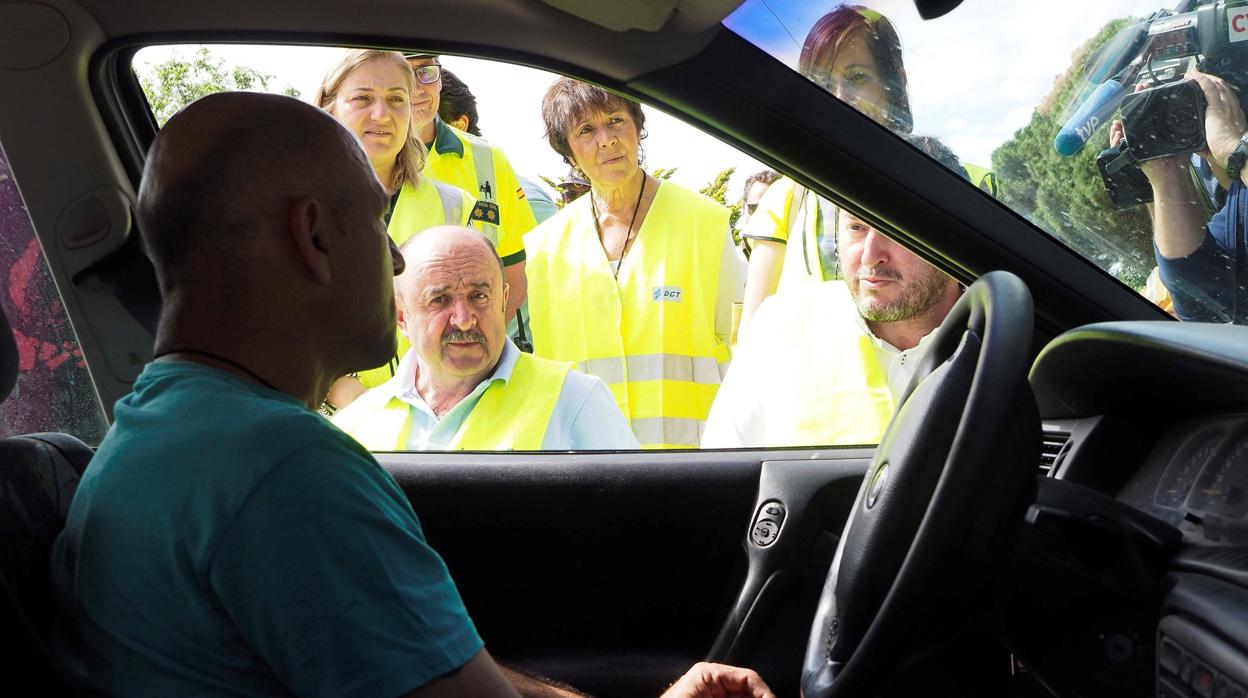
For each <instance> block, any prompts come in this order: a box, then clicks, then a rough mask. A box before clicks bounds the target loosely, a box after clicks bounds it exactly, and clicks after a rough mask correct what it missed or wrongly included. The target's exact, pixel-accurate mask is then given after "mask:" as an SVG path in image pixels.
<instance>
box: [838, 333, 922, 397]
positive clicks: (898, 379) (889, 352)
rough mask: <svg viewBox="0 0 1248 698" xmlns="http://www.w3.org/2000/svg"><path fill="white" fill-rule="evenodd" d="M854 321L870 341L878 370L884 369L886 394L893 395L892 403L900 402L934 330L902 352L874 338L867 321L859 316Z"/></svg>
mask: <svg viewBox="0 0 1248 698" xmlns="http://www.w3.org/2000/svg"><path fill="white" fill-rule="evenodd" d="M855 319H856V320H857V322H858V327H859V329H861V330H862V331H863V332H865V333H866V335H867V337H868V338H869V339H870V340H871V346H872V347H873V348H874V349H875V358H876V359H877V360H878V361H879V362H880V368H882V369H884V375H885V376H886V377H887V378H888V392H890V393H892V394H893V402H901V394H902V393H903V392H905V390H906V386H907V385H909V384H910V379H911V378H913V377H914V367H915V366H917V365H918V364H919V361H921V360H923V355H924V354H926V353H927V347H928V346H929V345H931V343H932V335H933V334H935V333H936V332H935V330H933V331H931V332H928V333H927V334H926V335H924V336H923V339H920V340H919V343H918V344H916V345H915V346H913V347H911V348H909V349H906V350H904V351H903V350H901V349H898V348H897V347H895V346H893V345H891V344H889V343H888V342H886V341H884V340H882V339H880V338H879V337H876V336H875V334H874V333H873V332H871V328H870V327H868V326H867V321H866V320H863V319H862V317H861V316H859V317H857V318H855Z"/></svg>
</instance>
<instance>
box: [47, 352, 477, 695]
mask: <svg viewBox="0 0 1248 698" xmlns="http://www.w3.org/2000/svg"><path fill="white" fill-rule="evenodd" d="M52 577H53V587H54V591H55V592H56V596H57V602H58V605H59V606H60V608H61V616H62V619H61V626H60V627H58V629H57V630H58V632H56V633H55V641H54V642H55V645H56V649H57V653H58V654H59V655H60V656H61V657H62V659H64V660H65V663H66V666H67V667H68V668H69V670H70V671H71V673H72V674H73V675H74V677H75V678H76V679H77V680H78V681H79V682H80V683H81V685H82V686H83V688H85V689H87V690H88V691H89V692H98V693H103V694H106V695H126V696H132V695H134V696H137V695H150V696H200V695H220V694H227V693H228V694H230V695H238V696H277V695H298V696H384V695H390V696H397V695H402V694H403V693H406V692H408V691H411V690H413V689H415V688H418V687H420V686H422V685H424V684H426V683H428V682H429V681H431V680H432V679H435V678H437V677H439V676H441V675H443V674H446V673H448V672H450V671H452V670H454V669H456V668H458V667H460V666H462V665H463V664H464V663H465V662H467V661H468V660H469V659H471V658H472V657H473V656H474V655H475V654H477V652H479V651H480V650H481V648H482V643H481V638H480V637H479V636H478V634H477V631H476V629H475V628H474V627H473V625H472V622H471V620H469V618H468V614H467V611H466V610H465V609H464V605H463V602H462V600H461V599H460V597H459V593H458V592H457V591H456V589H455V585H454V583H453V582H452V581H451V578H450V575H449V573H448V572H447V569H446V565H445V564H444V563H443V561H442V559H441V558H440V557H439V556H438V554H437V553H436V552H434V551H433V549H432V548H430V547H429V545H428V544H427V543H426V542H425V538H424V534H423V533H422V531H421V527H420V522H419V521H418V520H417V518H416V514H415V512H413V511H412V508H411V505H410V504H409V503H408V501H407V498H406V497H405V496H404V495H403V492H402V490H400V489H399V487H398V485H397V484H396V483H395V482H394V479H393V478H391V477H390V475H389V474H388V473H386V472H385V471H384V470H382V469H381V467H380V466H379V465H378V464H377V462H376V461H375V460H374V459H373V457H372V456H371V455H369V453H368V452H367V451H365V450H363V449H362V448H361V447H360V446H359V445H358V444H356V442H355V441H354V440H353V439H351V438H350V437H348V436H346V435H345V434H343V433H342V432H341V431H339V430H338V429H337V428H336V427H334V426H333V425H331V424H330V423H329V422H328V421H326V420H325V419H324V418H322V417H321V416H320V415H318V414H316V413H315V412H312V411H310V410H308V409H307V408H306V407H304V406H303V405H302V404H300V403H299V402H298V401H296V400H294V399H293V398H291V397H290V396H288V395H285V394H283V393H280V392H277V391H274V390H269V389H267V388H263V387H260V386H257V385H254V384H252V383H250V382H247V381H243V380H241V379H238V378H236V377H234V376H232V375H231V374H228V373H225V372H222V371H218V370H215V369H212V368H208V367H206V366H201V365H199V364H193V363H184V362H162V363H153V364H149V365H148V366H147V368H146V369H144V371H143V373H142V375H140V376H139V380H138V381H137V382H136V383H135V386H134V392H132V393H131V394H129V395H127V396H126V397H124V398H122V399H121V400H120V401H118V402H117V406H116V410H115V423H114V424H113V426H112V428H111V429H110V430H109V432H108V435H107V436H106V437H105V439H104V442H103V443H102V444H101V445H100V448H99V451H98V452H97V454H96V456H95V458H94V460H93V461H92V462H91V465H90V466H89V467H88V468H87V471H86V473H85V474H84V476H83V479H82V483H81V485H79V488H78V492H77V494H76V495H75V497H74V501H73V504H72V506H71V508H70V512H69V518H68V522H67V524H66V528H65V531H64V532H63V533H62V534H61V536H60V537H59V538H58V539H57V541H56V546H55V548H54V550H53V556H52ZM62 630H67V631H68V632H62Z"/></svg>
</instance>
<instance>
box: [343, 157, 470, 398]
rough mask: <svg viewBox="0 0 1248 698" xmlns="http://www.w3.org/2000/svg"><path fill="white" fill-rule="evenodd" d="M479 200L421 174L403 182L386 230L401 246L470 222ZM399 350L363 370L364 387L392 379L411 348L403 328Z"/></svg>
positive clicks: (397, 333)
mask: <svg viewBox="0 0 1248 698" xmlns="http://www.w3.org/2000/svg"><path fill="white" fill-rule="evenodd" d="M475 203H476V199H473V198H472V195H471V194H469V193H468V192H466V191H464V190H463V189H460V188H458V187H453V186H451V185H449V184H445V183H443V182H439V181H436V180H434V179H433V178H431V177H421V178H420V184H419V185H418V186H415V187H413V186H412V183H411V182H404V183H403V188H402V189H400V190H399V200H398V201H397V202H395V204H394V211H392V212H391V213H390V223H389V224H388V225H387V226H386V232H387V233H389V234H390V239H391V240H394V244H396V245H402V244H403V243H404V242H407V240H408V239H409V238H411V237H412V236H413V235H416V234H417V233H419V232H421V231H424V230H428V229H429V228H433V227H435V226H439V225H468V220H469V219H468V216H469V214H470V213H471V212H472V207H473V205H474V204H475ZM395 334H396V335H397V336H398V349H397V350H396V351H395V353H394V358H392V359H390V361H389V362H387V363H386V364H384V365H381V366H377V367H376V368H370V369H368V370H367V371H360V373H359V378H360V382H361V383H363V384H364V387H365V388H375V387H377V386H379V385H381V384H382V383H385V382H386V381H388V380H390V377H391V376H393V375H394V369H395V367H396V366H398V365H399V357H400V356H403V355H404V354H406V353H407V350H408V349H410V348H411V346H412V344H411V342H409V341H407V337H406V336H405V335H404V334H403V332H402V331H401V330H398V329H397V328H396V329H395Z"/></svg>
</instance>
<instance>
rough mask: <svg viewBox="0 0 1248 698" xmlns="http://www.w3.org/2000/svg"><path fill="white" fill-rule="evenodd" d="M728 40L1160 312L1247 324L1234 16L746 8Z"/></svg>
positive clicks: (1242, 9)
mask: <svg viewBox="0 0 1248 698" xmlns="http://www.w3.org/2000/svg"><path fill="white" fill-rule="evenodd" d="M725 24H726V26H728V27H729V28H730V29H732V30H733V31H735V32H736V33H738V34H740V35H741V36H743V37H745V38H746V39H748V40H750V41H752V42H753V43H755V44H756V45H758V46H759V47H761V48H763V49H764V50H766V51H767V52H768V53H769V54H771V55H772V56H774V57H775V58H777V59H779V60H781V61H782V62H784V63H785V64H786V65H789V66H790V67H792V68H793V69H794V70H798V71H800V72H802V74H804V75H806V76H807V77H809V78H810V79H811V80H813V81H815V82H816V83H818V84H820V85H822V86H824V87H825V88H826V89H828V91H829V92H831V93H832V94H833V95H835V96H837V97H838V98H840V99H843V100H845V101H846V102H848V103H849V104H851V105H853V106H855V107H856V108H857V109H859V111H862V112H863V113H864V114H865V115H867V116H869V117H871V118H873V119H875V120H876V121H879V122H880V123H882V124H884V125H886V126H888V127H889V128H890V129H892V130H893V131H895V132H897V133H899V134H901V133H908V132H913V133H921V134H926V135H934V136H937V137H939V138H940V139H942V140H943V141H944V142H945V143H946V144H947V145H949V146H950V147H951V148H952V149H953V150H954V152H956V153H957V155H958V156H959V158H960V159H961V161H962V162H963V164H964V165H965V166H966V169H967V172H968V176H969V178H970V179H971V180H972V183H974V184H976V185H977V186H980V187H981V188H983V189H985V190H987V191H989V192H990V193H993V194H994V195H995V196H997V197H998V198H999V199H1000V200H1001V201H1002V202H1003V203H1005V204H1006V205H1008V206H1010V207H1011V208H1012V209H1014V210H1015V211H1017V212H1019V213H1020V214H1022V215H1024V216H1025V217H1027V218H1028V219H1029V220H1030V221H1032V222H1033V223H1035V224H1036V225H1037V226H1039V227H1040V228H1042V229H1043V230H1045V231H1046V232H1048V233H1049V234H1051V235H1053V236H1055V237H1057V238H1058V239H1059V240H1061V241H1063V242H1064V243H1066V244H1067V245H1069V246H1070V247H1071V248H1072V249H1074V250H1076V251H1077V252H1079V253H1080V254H1081V255H1083V256H1084V257H1086V258H1088V259H1089V260H1090V261H1092V262H1093V263H1095V264H1096V265H1097V266H1099V267H1100V268H1102V269H1104V270H1105V271H1106V272H1108V273H1110V274H1112V275H1113V276H1115V277H1116V278H1118V279H1119V280H1120V281H1122V282H1123V283H1125V284H1127V285H1129V286H1131V287H1132V288H1135V289H1137V290H1139V291H1140V292H1141V293H1142V294H1144V295H1145V296H1146V297H1148V298H1149V299H1151V300H1154V301H1155V302H1156V303H1157V304H1158V305H1159V306H1160V307H1161V308H1163V309H1165V310H1166V311H1168V312H1170V313H1172V314H1175V315H1177V316H1178V317H1180V318H1182V319H1186V320H1199V321H1212V322H1236V323H1245V322H1248V282H1246V281H1245V280H1248V259H1246V257H1248V243H1246V241H1245V232H1244V230H1245V228H1246V227H1248V226H1245V225H1243V219H1244V218H1245V217H1248V196H1244V195H1243V190H1244V184H1243V180H1244V179H1245V177H1244V172H1245V168H1242V167H1237V166H1236V165H1237V161H1236V160H1235V159H1234V158H1232V154H1233V153H1234V151H1235V147H1236V146H1237V144H1238V140H1239V137H1240V136H1241V135H1243V132H1244V130H1245V125H1244V124H1245V122H1244V119H1243V107H1242V104H1241V103H1240V102H1241V100H1240V99H1238V98H1235V97H1234V95H1238V94H1245V92H1244V89H1243V88H1245V87H1248V41H1243V39H1245V38H1248V4H1246V3H1243V2H1238V1H1236V0H1232V1H1230V2H1201V1H1184V2H1181V3H1179V4H1178V5H1177V6H1168V5H1163V4H1161V3H1159V2H1157V0H1117V1H1115V2H1106V3H1084V4H1082V5H1077V6H1074V5H1072V6H1070V7H1067V8H1063V11H1062V12H1059V13H1055V12H1053V11H1052V8H1050V7H1048V6H1047V5H1044V4H1042V3H1032V2H1025V1H1024V0H1015V1H1011V2H987V1H979V2H977V1H975V0H967V2H964V3H962V5H961V6H959V7H958V8H956V9H954V10H953V11H951V12H950V13H948V14H947V15H945V16H944V17H941V18H938V19H935V20H930V21H923V20H921V19H920V18H919V17H918V16H917V13H916V11H915V9H914V6H913V4H912V3H910V2H903V1H901V0H868V1H867V2H864V3H862V4H857V5H851V4H848V3H842V2H831V1H829V2H822V3H810V2H804V1H800V0H750V1H749V2H746V3H745V4H744V5H742V7H741V8H739V9H738V10H737V11H736V12H735V13H734V14H733V15H732V16H730V17H729V18H728V19H727V20H725ZM829 37H831V38H832V39H833V40H832V41H829ZM894 39H895V41H894ZM864 42H866V43H867V44H869V47H868V49H867V50H866V51H864V50H863V49H862V44H863V43H864ZM894 44H896V45H898V46H900V53H901V56H902V60H901V63H904V67H901V65H900V63H897V62H896V61H894V60H893V57H892V55H891V54H892V52H893V51H892V49H893V45H894ZM863 66H866V67H865V68H864V67H863ZM897 68H901V69H900V70H897ZM903 90H904V92H900V91H903ZM1222 96H1227V97H1228V98H1227V99H1222V98H1221V97H1222ZM903 103H906V106H908V111H909V116H910V117H911V118H910V119H909V120H907V119H906V118H905V116H906V115H905V114H904V111H905V110H903V109H902V108H901V107H902V106H903ZM1204 103H1213V104H1217V105H1220V106H1219V108H1217V109H1214V110H1205V109H1204ZM1228 167H1229V168H1230V171H1229V172H1228ZM1235 174H1238V175H1240V176H1238V177H1235V176H1232V175H1235ZM986 178H987V179H986Z"/></svg>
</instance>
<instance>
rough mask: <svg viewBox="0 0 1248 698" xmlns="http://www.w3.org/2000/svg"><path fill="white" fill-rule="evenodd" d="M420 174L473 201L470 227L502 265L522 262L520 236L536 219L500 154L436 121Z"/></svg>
mask: <svg viewBox="0 0 1248 698" xmlns="http://www.w3.org/2000/svg"><path fill="white" fill-rule="evenodd" d="M424 174H425V175H427V176H430V177H433V178H434V179H436V180H438V181H440V182H446V183H448V184H452V185H454V186H457V187H459V188H460V189H463V190H464V191H467V192H468V193H470V194H472V195H473V196H474V197H476V199H477V202H476V205H475V207H474V208H473V210H472V211H471V214H472V216H471V217H472V222H473V225H474V226H475V227H477V228H478V229H479V230H481V232H483V233H485V234H486V236H487V237H489V238H490V239H491V240H492V241H494V246H495V247H497V248H498V254H499V256H500V257H502V258H503V264H504V265H505V266H511V265H512V264H516V263H517V262H523V261H524V242H523V239H522V236H523V235H524V234H525V233H527V232H529V231H530V230H532V229H533V226H535V225H537V219H535V218H534V217H533V209H531V208H529V202H528V199H526V198H525V194H524V188H523V187H522V186H521V185H520V181H519V179H518V178H517V177H516V172H515V170H513V169H512V167H511V163H510V162H509V161H508V160H507V156H506V155H504V154H503V151H502V150H500V149H499V148H498V147H497V146H495V145H492V144H491V143H489V142H488V141H486V140H485V139H483V138H480V137H478V136H473V135H471V134H468V133H464V132H463V131H460V130H459V129H456V128H452V127H451V126H448V125H446V123H445V122H444V121H442V119H441V118H440V117H435V118H434V139H433V143H432V144H430V146H429V157H428V159H427V160H426V161H425V170H424Z"/></svg>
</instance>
